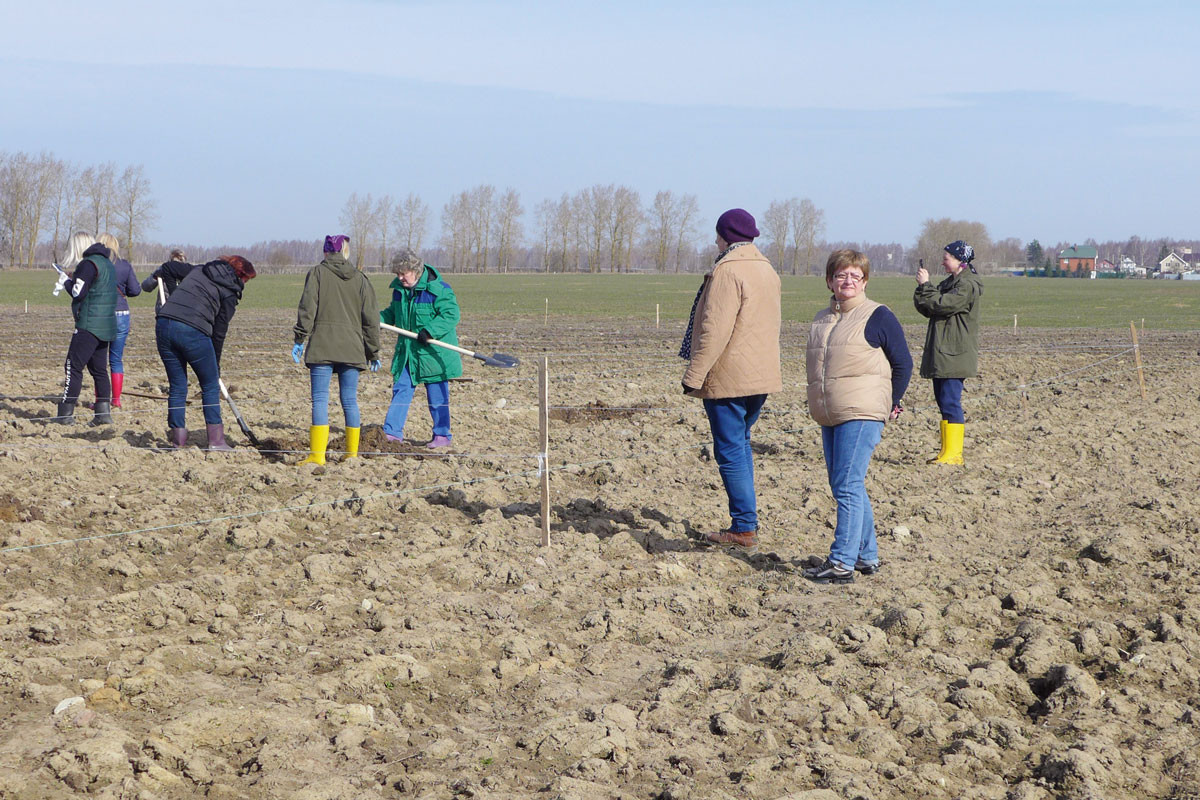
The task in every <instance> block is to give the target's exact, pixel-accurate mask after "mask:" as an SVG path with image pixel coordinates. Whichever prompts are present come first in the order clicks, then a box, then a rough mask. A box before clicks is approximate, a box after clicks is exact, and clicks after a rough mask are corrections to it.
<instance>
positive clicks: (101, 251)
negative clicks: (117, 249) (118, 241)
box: [83, 242, 112, 261]
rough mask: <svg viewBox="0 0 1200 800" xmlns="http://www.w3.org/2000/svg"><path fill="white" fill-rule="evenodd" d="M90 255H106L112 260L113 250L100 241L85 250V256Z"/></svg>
mask: <svg viewBox="0 0 1200 800" xmlns="http://www.w3.org/2000/svg"><path fill="white" fill-rule="evenodd" d="M88 256H104V257H105V258H107V259H108V260H109V261H112V251H111V250H109V249H108V248H107V247H105V246H104V245H102V244H100V243H99V242H96V244H94V245H92V246H91V247H89V248H88V249H87V250H84V251H83V257H84V258H87V257H88Z"/></svg>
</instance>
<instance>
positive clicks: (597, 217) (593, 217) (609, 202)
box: [579, 183, 617, 272]
mask: <svg viewBox="0 0 1200 800" xmlns="http://www.w3.org/2000/svg"><path fill="white" fill-rule="evenodd" d="M616 193H617V187H616V186H615V185H614V184H611V183H610V184H608V185H607V186H606V185H603V184H599V183H598V184H596V185H595V186H592V187H590V188H587V189H584V190H583V191H581V192H580V193H579V209H580V211H581V212H582V219H581V222H582V225H583V229H584V231H585V232H586V237H587V262H588V272H600V270H601V266H602V263H601V260H602V259H603V257H604V254H605V250H606V248H605V244H606V242H607V241H608V236H609V231H610V230H611V228H612V221H613V203H614V196H615V195H616Z"/></svg>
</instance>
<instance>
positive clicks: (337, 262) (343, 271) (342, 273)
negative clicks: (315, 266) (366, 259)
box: [321, 253, 358, 281]
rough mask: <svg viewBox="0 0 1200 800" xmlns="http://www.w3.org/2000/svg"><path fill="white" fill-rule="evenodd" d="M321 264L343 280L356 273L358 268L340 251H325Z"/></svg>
mask: <svg viewBox="0 0 1200 800" xmlns="http://www.w3.org/2000/svg"><path fill="white" fill-rule="evenodd" d="M321 266H322V267H327V268H328V269H329V270H330V271H331V272H332V273H333V274H334V275H337V276H338V277H339V278H341V279H342V280H344V281H348V280H350V279H351V278H353V277H354V276H355V275H357V274H358V268H357V267H355V266H354V265H353V264H351V263H350V260H349V259H347V258H346V257H345V256H344V255H342V254H341V253H326V254H325V258H324V259H322V260H321Z"/></svg>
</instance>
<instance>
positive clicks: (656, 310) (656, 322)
mask: <svg viewBox="0 0 1200 800" xmlns="http://www.w3.org/2000/svg"><path fill="white" fill-rule="evenodd" d="M654 328H655V330H657V329H658V303H655V304H654Z"/></svg>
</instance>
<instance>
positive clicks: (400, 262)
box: [391, 247, 425, 275]
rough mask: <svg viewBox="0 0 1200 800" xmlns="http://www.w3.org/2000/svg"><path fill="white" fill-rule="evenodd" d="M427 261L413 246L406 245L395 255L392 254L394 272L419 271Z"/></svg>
mask: <svg viewBox="0 0 1200 800" xmlns="http://www.w3.org/2000/svg"><path fill="white" fill-rule="evenodd" d="M424 266H425V262H424V261H422V260H421V257H420V256H419V255H417V251H416V250H413V249H412V248H411V247H405V248H404V249H403V250H400V251H399V252H398V253H396V254H395V255H394V256H392V263H391V267H392V272H394V273H395V274H397V275H399V274H400V273H401V272H419V271H420V270H421V268H422V267H424Z"/></svg>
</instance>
